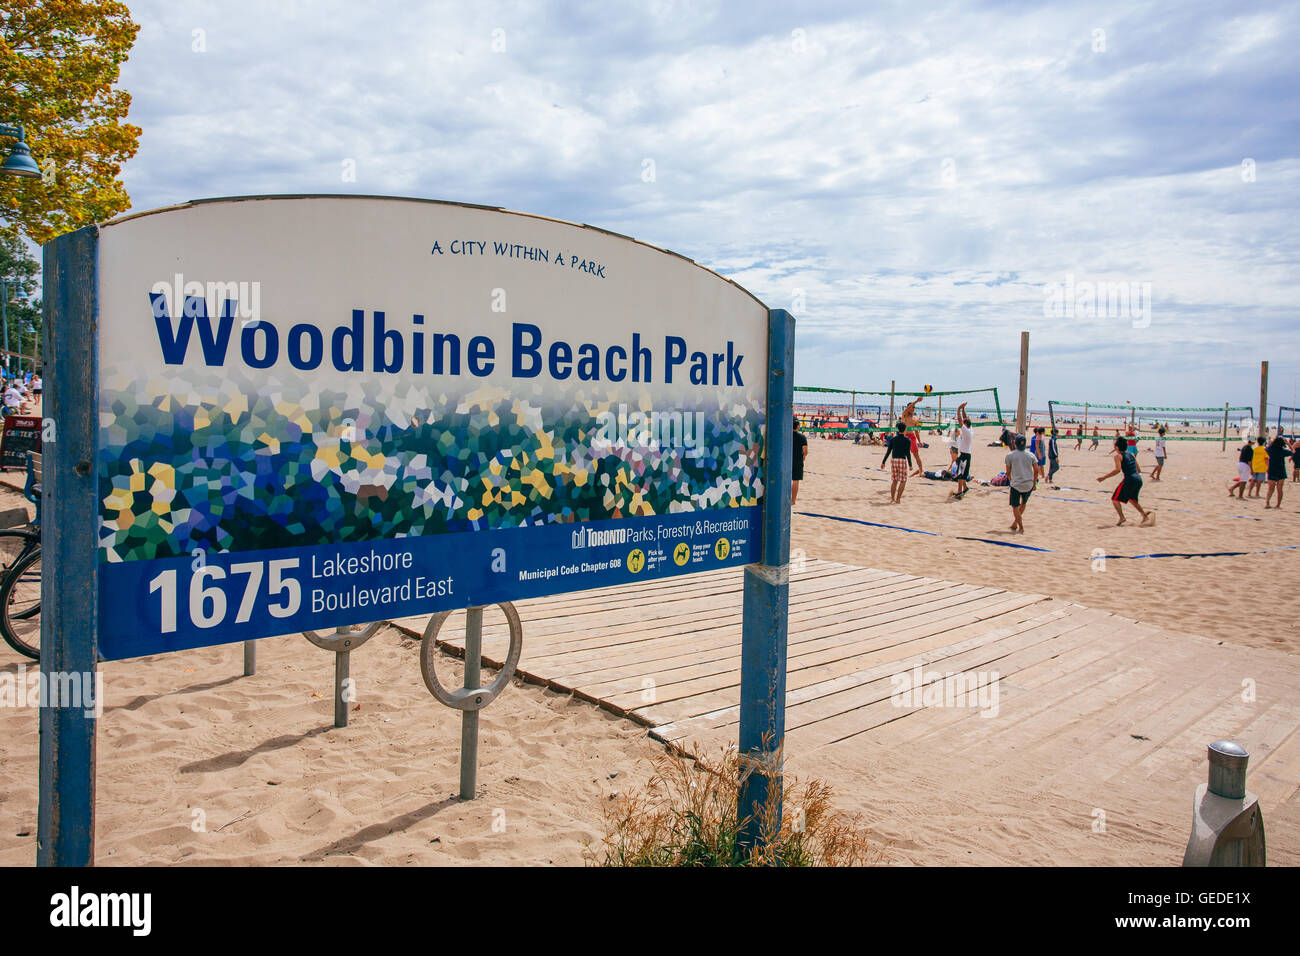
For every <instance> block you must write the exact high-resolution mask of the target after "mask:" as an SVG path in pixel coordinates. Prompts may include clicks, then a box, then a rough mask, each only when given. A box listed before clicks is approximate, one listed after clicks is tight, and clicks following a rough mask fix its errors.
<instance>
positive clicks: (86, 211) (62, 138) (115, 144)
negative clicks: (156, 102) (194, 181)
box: [0, 0, 140, 243]
mask: <svg viewBox="0 0 1300 956" xmlns="http://www.w3.org/2000/svg"><path fill="white" fill-rule="evenodd" d="M139 29H140V28H139V26H137V25H136V24H135V23H134V22H132V20H131V13H130V11H129V10H128V9H127V7H126V4H124V3H116V2H112V0H89V2H79V0H4V3H3V5H2V6H0V123H12V124H15V125H18V126H22V127H23V128H24V131H25V132H26V134H27V144H28V146H30V147H31V151H32V156H33V158H34V159H35V160H36V162H37V163H38V164H40V167H41V170H42V173H43V175H42V176H41V177H40V178H39V179H36V178H31V179H22V178H18V177H14V176H0V219H3V223H0V232H3V233H4V234H6V235H9V236H17V235H18V234H19V233H24V234H26V236H27V237H28V238H30V239H32V240H34V241H35V242H40V243H44V242H48V241H49V240H50V239H53V238H54V237H55V236H57V235H59V234H61V233H64V232H69V231H71V230H73V229H77V228H79V227H81V226H84V225H88V224H90V223H95V222H102V221H104V220H106V219H110V218H112V217H113V216H115V215H117V214H118V213H120V212H122V211H124V210H126V209H129V208H130V207H131V200H130V198H129V197H128V196H127V194H126V189H125V188H124V187H123V185H122V181H121V180H120V179H119V178H118V174H119V173H120V172H121V170H122V163H124V162H125V161H126V160H128V159H130V158H131V157H132V156H133V155H135V151H136V149H137V148H138V146H139V138H140V128H139V127H138V126H132V125H131V124H129V123H127V122H126V114H127V110H128V109H129V107H130V105H131V95H130V94H129V93H127V92H126V91H125V90H119V89H114V84H116V83H117V79H118V73H119V70H120V69H121V65H122V63H123V62H124V61H125V60H126V58H127V55H128V54H129V53H130V50H131V45H132V44H133V43H134V42H135V35H136V33H137V32H138V31H139ZM12 143H13V141H12V140H7V139H3V140H0V155H2V153H3V151H5V150H7V149H8V147H9V146H10V145H12Z"/></svg>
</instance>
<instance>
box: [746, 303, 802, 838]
mask: <svg viewBox="0 0 1300 956" xmlns="http://www.w3.org/2000/svg"><path fill="white" fill-rule="evenodd" d="M767 354H768V359H767V417H766V421H767V430H766V441H765V447H766V458H767V461H766V466H765V474H764V481H763V562H762V563H761V564H751V565H748V566H747V567H746V568H745V605H744V623H743V625H742V633H741V645H740V762H741V773H742V779H741V782H740V796H739V800H738V801H737V802H738V807H737V814H738V816H739V818H740V820H741V821H742V827H741V833H740V845H741V848H742V851H743V852H746V853H748V852H749V851H750V850H751V849H752V848H754V847H756V846H758V845H759V844H760V843H761V842H762V841H763V840H764V837H765V834H764V833H763V832H762V830H763V824H764V819H763V817H764V811H765V809H766V808H767V806H768V804H769V801H770V802H772V803H773V804H774V808H773V809H774V811H775V813H774V816H773V817H771V818H770V823H771V825H772V826H773V827H774V828H776V829H779V827H780V823H781V748H782V746H783V744H784V739H785V657H786V635H787V625H788V615H789V606H790V469H791V460H792V459H791V456H792V454H793V448H792V447H791V446H792V445H793V438H792V432H793V427H792V422H793V419H794V384H793V383H794V317H793V316H792V315H790V313H789V312H786V311H785V310H784V309H772V310H771V311H770V312H769V313H768V349H767ZM767 835H774V834H767Z"/></svg>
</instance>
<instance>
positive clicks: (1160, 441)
mask: <svg viewBox="0 0 1300 956" xmlns="http://www.w3.org/2000/svg"><path fill="white" fill-rule="evenodd" d="M1155 453H1156V466H1155V467H1154V468H1152V469H1151V480H1152V481H1159V480H1160V472H1162V471H1164V470H1165V427H1164V426H1163V425H1161V426H1160V434H1159V436H1158V437H1157V438H1156V447H1155Z"/></svg>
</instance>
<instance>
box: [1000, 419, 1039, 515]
mask: <svg viewBox="0 0 1300 956" xmlns="http://www.w3.org/2000/svg"><path fill="white" fill-rule="evenodd" d="M1005 461H1006V468H1007V484H1009V485H1010V486H1011V489H1010V490H1011V530H1012V531H1017V532H1019V533H1020V534H1024V533H1025V505H1027V504H1029V496H1030V495H1031V494H1032V493H1033V491H1034V489H1035V488H1037V487H1038V477H1039V475H1041V474H1042V473H1043V470H1042V468H1040V467H1039V466H1038V459H1037V458H1035V457H1034V456H1033V454H1032V453H1030V452H1027V451H1025V436H1024V435H1017V436H1016V448H1015V451H1011V452H1008V453H1007V457H1006V459H1005Z"/></svg>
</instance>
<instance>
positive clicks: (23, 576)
mask: <svg viewBox="0 0 1300 956" xmlns="http://www.w3.org/2000/svg"><path fill="white" fill-rule="evenodd" d="M0 633H3V636H4V639H5V643H6V644H8V645H9V646H10V647H12V648H13V649H14V650H16V651H17V652H18V653H19V654H22V655H23V656H24V657H30V658H31V659H32V660H34V661H37V660H40V659H41V549H40V548H39V547H37V548H36V549H35V550H33V551H31V552H30V553H28V554H27V555H26V556H25V557H23V558H20V559H19V560H18V563H17V564H15V565H14V566H13V567H12V568H10V569H9V572H8V573H7V574H5V576H4V582H3V583H0Z"/></svg>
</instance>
